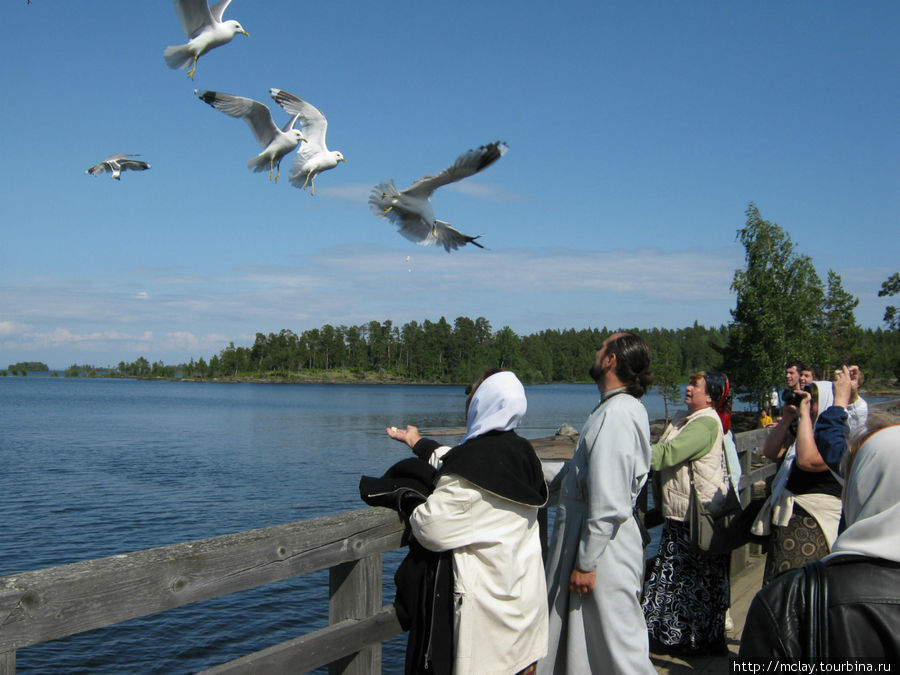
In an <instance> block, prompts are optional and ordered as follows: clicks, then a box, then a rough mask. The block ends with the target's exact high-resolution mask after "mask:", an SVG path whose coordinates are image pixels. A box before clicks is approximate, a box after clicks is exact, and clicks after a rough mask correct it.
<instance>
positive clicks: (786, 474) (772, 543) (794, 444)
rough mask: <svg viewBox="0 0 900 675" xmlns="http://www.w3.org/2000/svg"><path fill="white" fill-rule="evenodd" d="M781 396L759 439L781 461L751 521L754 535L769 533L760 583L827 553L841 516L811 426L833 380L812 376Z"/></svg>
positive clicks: (827, 401) (827, 402) (836, 489)
mask: <svg viewBox="0 0 900 675" xmlns="http://www.w3.org/2000/svg"><path fill="white" fill-rule="evenodd" d="M782 397H783V399H784V402H785V406H784V416H783V417H782V419H781V420H780V421H779V422H778V425H777V426H776V427H775V428H774V429H773V430H772V431H771V433H770V434H769V436H768V437H767V438H766V442H765V444H764V445H763V454H764V455H765V456H766V457H768V458H769V459H772V460H776V461H780V462H781V467H780V468H779V470H778V473H777V474H776V475H775V478H774V479H773V481H772V490H771V494H770V495H769V498H768V499H767V500H766V502H765V504H764V505H763V507H762V508H761V509H760V512H759V515H758V516H757V518H756V521H755V522H754V523H753V527H752V533H753V534H754V535H758V536H764V535H769V543H768V548H767V551H766V568H765V572H764V573H763V585H765V584H767V583H768V582H769V581H771V580H772V579H773V578H774V577H775V576H776V575H777V574H780V573H781V572H784V571H786V570H789V569H794V568H797V567H802V566H803V565H804V564H805V563H807V562H812V561H815V560H820V559H821V558H823V557H824V556H826V555H828V553H829V552H830V550H831V545H832V543H833V542H834V540H835V538H836V537H837V531H838V525H839V523H840V519H841V484H840V482H839V481H838V479H837V478H836V477H835V476H834V474H833V473H832V472H831V471H829V470H828V465H827V464H826V463H825V461H824V460H823V458H822V456H821V454H820V453H819V451H818V448H817V446H816V440H815V436H814V431H813V430H814V428H815V423H816V418H817V417H818V414H819V410H826V409H827V408H830V407H831V404H832V401H833V400H834V394H833V390H832V384H831V382H813V383H812V384H809V385H807V386H806V387H805V389H803V390H801V391H799V392H795V391H790V390H788V391H785V392H784V393H783V394H782Z"/></svg>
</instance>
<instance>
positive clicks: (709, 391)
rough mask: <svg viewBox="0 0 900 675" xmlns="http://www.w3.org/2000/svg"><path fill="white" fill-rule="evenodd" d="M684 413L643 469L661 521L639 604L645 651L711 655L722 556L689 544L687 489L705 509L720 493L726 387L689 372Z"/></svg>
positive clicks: (719, 609)
mask: <svg viewBox="0 0 900 675" xmlns="http://www.w3.org/2000/svg"><path fill="white" fill-rule="evenodd" d="M684 402H685V403H686V404H687V407H688V409H687V411H685V412H682V413H679V414H678V415H676V417H675V419H673V420H672V423H671V424H669V426H667V427H666V429H665V431H663V434H662V436H661V437H660V440H659V442H658V443H654V444H653V445H652V446H651V447H652V449H653V459H652V461H651V468H652V469H653V470H655V471H659V472H660V479H661V483H662V505H661V508H662V512H663V516H664V517H665V519H666V520H665V523H664V525H663V532H662V538H661V539H660V544H659V551H658V553H657V556H656V558H655V559H654V561H653V564H652V567H651V570H650V578H649V580H648V582H647V586H646V590H645V592H644V597H643V600H642V602H641V606H642V608H643V610H644V618H645V619H646V620H647V629H648V630H649V632H650V640H651V650H653V651H665V652H686V653H719V652H721V651H722V650H725V649H726V645H725V611H726V610H727V609H728V602H729V583H728V560H729V556H728V554H727V553H726V554H723V555H708V554H705V553H701V552H700V551H698V550H697V549H696V548H695V547H694V546H693V545H692V544H691V540H690V527H689V525H688V522H687V521H688V515H689V508H690V501H691V498H692V497H691V493H692V487H691V486H692V484H693V489H694V490H695V491H696V493H697V495H698V496H699V498H700V499H701V500H702V502H703V503H704V504H708V505H709V506H710V508H711V509H715V508H716V507H717V506H721V505H723V504H724V502H725V498H726V495H727V493H728V476H727V471H726V468H725V466H726V459H725V449H724V435H725V433H726V432H727V431H728V429H729V428H730V427H731V387H730V384H729V382H728V377H727V376H726V375H725V374H724V373H718V372H703V371H701V372H699V373H694V374H693V375H691V379H690V384H688V386H687V389H686V391H685V396H684Z"/></svg>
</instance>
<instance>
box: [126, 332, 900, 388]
mask: <svg viewBox="0 0 900 675" xmlns="http://www.w3.org/2000/svg"><path fill="white" fill-rule="evenodd" d="M617 330H618V329H617ZM631 330H634V331H635V332H637V333H639V334H640V335H641V336H642V337H643V338H644V339H645V340H646V341H647V343H648V344H649V345H650V347H651V349H652V350H653V353H654V371H655V372H657V373H659V374H662V371H663V369H665V370H666V377H665V380H666V381H670V380H672V379H678V380H680V381H685V380H686V378H687V376H688V375H689V374H690V373H692V372H696V371H697V370H703V369H707V370H714V369H720V368H722V367H723V362H724V352H725V351H726V347H727V345H728V344H729V339H730V330H731V329H730V327H729V326H720V327H717V328H707V327H705V326H701V325H698V324H697V323H696V322H695V323H694V325H692V326H689V327H686V328H679V329H663V328H652V329H631ZM612 332H614V331H613V330H612V329H609V328H605V327H604V328H599V329H598V328H588V329H580V330H576V329H567V330H544V331H541V332H539V333H533V334H530V335H525V336H519V335H517V334H516V333H515V332H514V331H513V330H512V329H510V328H509V327H508V326H504V327H503V328H501V329H499V330H496V331H495V330H493V329H492V327H491V324H490V322H489V321H488V320H487V319H485V318H484V317H478V318H477V319H474V320H473V319H470V318H468V317H457V318H456V319H455V320H454V321H453V323H450V322H448V321H447V320H446V319H445V318H444V317H441V318H440V319H439V320H438V321H429V320H427V319H426V320H425V321H423V322H421V323H419V322H416V321H412V322H410V323H407V324H404V325H402V326H395V325H394V324H393V323H392V322H391V321H385V322H383V323H379V322H377V321H370V322H369V323H367V324H364V325H359V326H331V325H328V324H326V325H324V326H322V327H321V328H316V329H311V330H306V331H303V332H302V333H300V334H299V335H298V334H296V333H294V332H293V331H291V330H287V329H284V330H281V331H280V332H278V333H269V334H267V335H264V334H263V333H257V334H256V339H255V340H254V343H253V345H252V346H235V344H234V343H230V344H229V345H228V346H227V347H225V348H224V349H223V350H222V351H220V352H219V353H218V354H216V355H213V356H211V357H210V358H209V360H208V361H207V360H205V359H203V358H201V359H199V360H198V361H194V360H193V359H191V361H190V362H189V363H186V364H180V365H178V366H167V365H165V364H163V363H162V362H161V361H158V362H156V363H152V364H151V363H150V362H148V361H147V360H146V359H145V358H143V357H141V358H140V359H138V360H137V361H134V362H133V363H124V362H122V363H119V365H118V367H117V369H116V370H117V373H118V374H120V375H126V376H137V377H187V378H204V379H206V378H209V379H213V378H219V379H221V378H248V377H256V378H266V377H269V378H287V379H290V378H291V377H296V376H299V375H302V374H322V373H327V372H329V371H331V372H338V371H345V372H346V373H347V374H348V375H349V376H350V377H349V379H353V377H354V376H356V377H362V376H363V375H365V374H375V375H376V376H377V377H380V378H383V379H398V380H403V381H410V382H434V383H467V382H471V381H473V380H474V379H475V378H476V377H477V376H478V375H479V374H480V373H481V372H482V371H483V370H484V369H485V368H492V367H501V368H509V369H511V370H513V371H515V372H516V374H517V375H519V377H520V378H521V379H522V380H523V382H526V383H530V384H536V383H550V382H587V381H589V377H588V374H587V371H588V368H589V367H590V365H591V364H592V363H593V359H594V354H595V352H596V351H597V349H598V348H599V347H600V345H602V343H603V340H604V339H606V337H607V336H609V335H610V334H611V333H612ZM858 340H859V347H860V352H861V353H864V354H868V357H867V359H866V360H863V361H861V362H860V364H859V365H860V366H861V368H862V369H863V371H864V372H865V373H866V375H867V377H868V378H869V381H870V382H874V381H882V382H885V383H890V382H893V380H894V379H895V378H897V377H898V375H900V373H897V372H896V369H897V367H898V360H900V334H898V333H896V332H893V331H883V330H881V329H877V330H871V329H867V330H861V332H860V335H859V337H858ZM780 383H781V380H777V379H776V380H775V381H773V382H772V384H775V385H778V384H780Z"/></svg>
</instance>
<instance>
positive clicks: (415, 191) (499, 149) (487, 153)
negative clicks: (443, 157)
mask: <svg viewBox="0 0 900 675" xmlns="http://www.w3.org/2000/svg"><path fill="white" fill-rule="evenodd" d="M507 150H509V146H508V145H507V144H506V143H504V142H502V141H495V142H493V143H488V144H487V145H482V146H480V147H478V148H476V149H475V150H468V151H466V152H464V153H463V154H461V155H460V156H459V157H457V158H456V161H455V162H453V164H452V165H451V166H449V167H447V168H446V169H444V170H443V171H441V172H440V173H439V174H438V175H436V176H423V177H422V178H420V179H419V180H417V181H416V182H415V183H413V184H412V185H410V186H409V187H408V188H406V189H405V190H404V191H403V192H405V193H406V194H409V195H414V196H417V197H428V196H429V195H431V193H432V192H434V191H435V190H437V189H438V188H439V187H441V186H442V185H447V184H448V183H455V182H457V181H460V180H462V179H463V178H467V177H468V176H472V175H474V174H476V173H478V172H479V171H481V170H482V169H486V168H487V167H489V166H490V165H491V164H493V163H494V162H496V161H497V160H498V159H500V158H501V157H503V155H505V154H506V151H507Z"/></svg>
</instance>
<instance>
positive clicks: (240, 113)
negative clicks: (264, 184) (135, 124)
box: [194, 89, 304, 183]
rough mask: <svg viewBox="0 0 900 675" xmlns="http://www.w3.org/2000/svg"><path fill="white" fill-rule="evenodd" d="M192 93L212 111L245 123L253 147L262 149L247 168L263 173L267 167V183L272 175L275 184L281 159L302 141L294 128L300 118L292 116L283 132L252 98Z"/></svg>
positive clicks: (218, 93)
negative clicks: (250, 131)
mask: <svg viewBox="0 0 900 675" xmlns="http://www.w3.org/2000/svg"><path fill="white" fill-rule="evenodd" d="M194 93H195V94H197V96H199V97H200V100H201V101H203V102H204V103H208V104H209V105H211V106H212V107H213V108H215V109H216V110H221V111H222V112H223V113H225V114H226V115H230V116H231V117H238V118H240V119H242V120H244V121H245V122H246V123H247V125H248V126H249V127H250V129H251V130H252V131H253V135H254V136H255V137H256V141H257V143H259V145H260V147H262V148H263V151H262V152H261V153H259V154H258V155H257V156H256V157H252V158H250V159H249V160H247V168H248V169H252V170H253V171H265V170H266V167H267V166H268V168H269V179H271V178H272V174H273V173H275V182H276V183H277V182H278V176H280V175H281V159H282V158H283V157H284V156H285V155H286V154H288V153H289V152H290V151H291V150H293V149H294V148H296V147H297V146H298V145H299V144H300V142H301V141H302V140H304V138H303V134H302V133H301V132H300V130H299V129H295V128H294V125H295V124H296V123H297V121H298V120H299V119H300V115H299V114H295V115H294V116H293V117H292V118H291V119H290V120H289V121H288V122H287V124H285V125H284V128H283V129H279V128H278V127H277V126H276V125H275V121H274V120H273V119H272V113H271V111H270V110H269V107H268V106H267V105H265V104H264V103H260V102H259V101H254V100H253V99H252V98H245V97H243V96H232V95H231V94H224V93H222V92H220V91H198V90H197V89H195V90H194ZM276 170H277V172H276Z"/></svg>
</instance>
